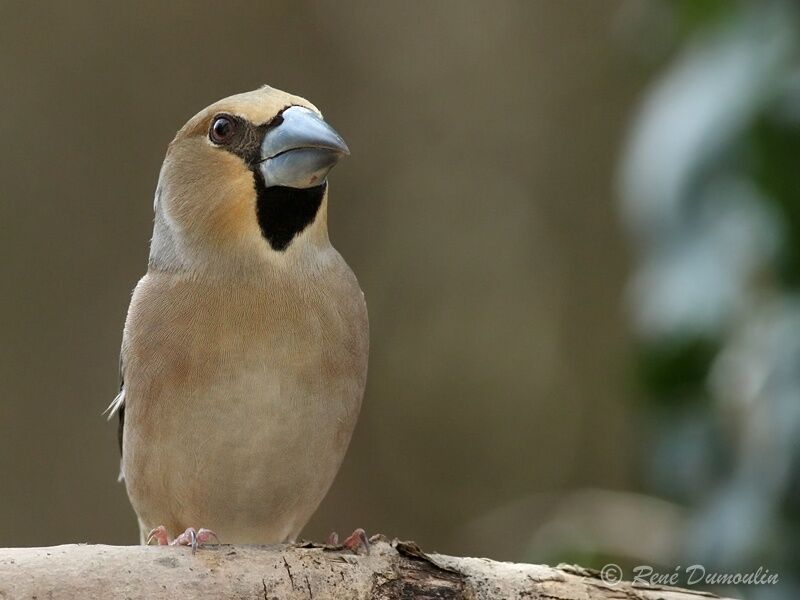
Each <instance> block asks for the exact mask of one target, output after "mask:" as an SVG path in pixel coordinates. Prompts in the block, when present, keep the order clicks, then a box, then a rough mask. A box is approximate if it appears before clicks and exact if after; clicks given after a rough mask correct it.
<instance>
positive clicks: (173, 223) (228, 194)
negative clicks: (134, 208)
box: [150, 86, 349, 270]
mask: <svg viewBox="0 0 800 600" xmlns="http://www.w3.org/2000/svg"><path fill="white" fill-rule="evenodd" d="M347 154H349V150H348V148H347V145H346V144H345V142H344V140H343V139H342V138H341V137H340V136H339V134H338V133H336V131H334V130H333V128H331V127H330V125H328V124H327V123H326V122H325V121H324V120H323V119H322V115H321V114H320V112H319V111H318V110H317V108H316V107H315V106H314V105H312V104H311V103H310V102H308V101H307V100H305V99H303V98H300V97H298V96H292V95H290V94H287V93H285V92H281V91H279V90H276V89H273V88H270V87H268V86H265V87H262V88H260V89H258V90H255V91H252V92H247V93H244V94H237V95H235V96H230V97H229V98H225V99H223V100H220V101H219V102H216V103H214V104H212V105H211V106H209V107H208V108H205V109H204V110H202V111H200V112H199V113H198V114H196V115H195V116H194V117H192V118H191V119H190V120H189V122H188V123H186V125H184V126H183V127H182V128H181V129H180V131H178V133H177V135H176V136H175V139H174V140H172V142H171V143H170V145H169V149H168V151H167V156H166V158H165V159H164V164H163V166H162V168H161V174H160V177H159V183H158V189H157V190H156V200H155V210H156V219H155V229H154V232H153V242H152V246H151V252H150V259H151V264H155V265H156V266H161V267H164V268H179V267H183V268H189V269H193V270H194V269H197V268H200V267H201V266H204V267H208V266H209V265H214V264H216V265H219V266H222V267H223V268H229V267H230V266H231V265H232V264H239V265H242V264H245V263H249V264H252V263H253V262H254V261H255V262H259V261H260V262H263V261H275V260H276V259H277V258H278V257H280V256H285V255H287V254H291V253H292V252H293V251H296V248H295V249H293V246H294V247H296V246H299V245H302V244H300V243H298V242H299V239H300V238H307V239H305V240H304V241H303V243H324V244H327V243H328V242H327V230H326V224H325V222H324V221H325V214H324V213H325V207H324V205H323V203H324V200H325V197H326V189H327V180H326V178H327V175H328V172H329V171H330V170H331V169H332V168H333V167H334V165H336V163H337V162H338V161H339V159H340V158H342V157H343V156H345V155H347Z"/></svg>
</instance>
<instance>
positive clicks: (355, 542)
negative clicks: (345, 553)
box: [327, 527, 369, 554]
mask: <svg viewBox="0 0 800 600" xmlns="http://www.w3.org/2000/svg"><path fill="white" fill-rule="evenodd" d="M327 543H328V546H331V547H333V548H336V549H340V550H343V549H345V548H346V549H347V550H350V552H352V553H353V554H362V552H363V553H364V554H369V539H367V532H366V531H364V530H363V529H361V527H359V528H358V529H356V530H355V531H354V532H353V533H351V534H350V535H349V536H348V537H347V539H345V541H344V542H342V543H341V544H340V543H339V534H338V533H336V532H335V531H332V532H331V534H330V535H329V536H328V542H327Z"/></svg>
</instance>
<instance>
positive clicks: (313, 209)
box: [253, 169, 328, 252]
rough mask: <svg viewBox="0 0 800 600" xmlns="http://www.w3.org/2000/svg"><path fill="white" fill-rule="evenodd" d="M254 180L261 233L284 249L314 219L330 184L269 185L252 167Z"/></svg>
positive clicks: (276, 248)
mask: <svg viewBox="0 0 800 600" xmlns="http://www.w3.org/2000/svg"><path fill="white" fill-rule="evenodd" d="M253 180H254V181H255V186H256V218H257V219H258V225H259V227H261V234H262V235H263V236H264V237H265V238H266V239H267V241H268V242H269V245H270V246H272V249H273V250H277V251H279V252H282V251H283V250H286V248H288V247H289V244H290V243H291V242H292V240H293V239H294V237H295V236H296V235H297V234H298V233H300V232H301V231H303V230H304V229H305V228H306V227H308V226H309V225H310V224H311V223H313V222H314V219H315V218H316V216H317V212H319V207H320V204H322V198H323V196H324V195H325V187H326V186H327V185H328V184H327V183H323V184H322V185H318V186H315V187H311V188H306V189H298V188H290V187H283V186H273V187H266V186H265V185H264V179H263V178H262V177H261V173H260V172H259V171H258V169H255V170H254V171H253Z"/></svg>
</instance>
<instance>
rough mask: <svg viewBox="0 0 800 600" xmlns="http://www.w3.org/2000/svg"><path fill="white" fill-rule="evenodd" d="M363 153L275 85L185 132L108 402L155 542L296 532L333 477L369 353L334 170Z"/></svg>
mask: <svg viewBox="0 0 800 600" xmlns="http://www.w3.org/2000/svg"><path fill="white" fill-rule="evenodd" d="M349 153H350V151H349V148H348V146H347V144H346V143H345V142H344V140H343V139H342V137H341V136H340V135H339V134H338V133H337V132H336V131H335V130H334V129H333V128H332V127H331V126H330V125H329V124H328V123H327V122H326V121H325V120H324V119H323V117H322V114H321V113H320V111H319V110H318V109H317V108H316V107H315V106H314V105H313V104H311V103H310V102H308V101H307V100H305V99H304V98H301V97H299V96H295V95H292V94H288V93H286V92H283V91H280V90H278V89H275V88H272V87H270V86H263V87H261V88H259V89H256V90H253V91H250V92H245V93H241V94H236V95H233V96H230V97H227V98H224V99H222V100H219V101H218V102H215V103H213V104H211V105H210V106H208V107H207V108H205V109H203V110H201V111H200V112H199V113H197V114H196V115H195V116H193V117H192V118H191V119H189V121H188V122H187V123H186V124H185V125H184V126H183V127H182V128H181V129H180V130H179V131H178V132H177V134H176V135H175V137H174V139H173V140H172V142H170V144H169V146H168V149H167V153H166V157H165V159H164V162H163V164H162V166H161V170H160V173H159V178H158V184H157V186H156V192H155V201H154V213H155V216H154V226H153V236H152V239H151V242H150V255H149V259H148V265H147V271H146V273H145V275H144V276H143V277H142V278H141V280H140V281H139V282H138V284H137V285H136V287H135V289H134V291H133V294H132V297H131V302H130V306H129V309H128V313H127V318H126V320H125V327H124V330H123V336H122V349H121V353H120V382H121V384H120V389H119V394H118V395H117V396H116V398H115V399H114V401H113V402H112V403H111V405H110V406H109V408H108V412H109V418H111V417H112V416H113V415H118V417H119V430H118V437H119V450H120V453H121V461H120V478H121V479H122V480H124V482H125V487H126V490H127V493H128V497H129V499H130V502H131V505H132V506H133V509H134V511H135V513H136V515H137V517H138V523H139V530H140V541H141V542H142V543H148V544H149V543H150V542H151V541H153V540H156V541H158V543H159V544H167V543H171V544H185V545H191V546H192V550H193V551H194V550H195V549H196V548H197V546H198V544H202V543H204V542H206V541H208V540H209V539H212V538H216V539H217V540H219V538H220V537H221V538H223V539H224V541H225V542H226V543H242V544H272V543H285V542H292V541H294V540H296V539H297V536H298V535H299V533H300V532H301V530H302V529H303V527H304V526H305V525H306V523H307V522H308V520H309V519H310V517H311V516H312V514H313V513H314V512H315V511H316V509H317V507H318V505H319V504H320V502H321V501H322V499H323V497H324V496H325V495H326V493H327V491H328V489H329V487H330V486H331V484H332V482H333V480H334V478H335V476H336V474H337V472H338V470H339V468H340V465H341V463H342V461H343V458H344V455H345V452H346V450H347V447H348V445H349V443H350V439H351V436H352V434H353V430H354V427H355V424H356V421H357V418H358V414H359V411H360V408H361V403H362V399H363V396H364V388H365V385H366V377H367V363H368V353H369V320H368V316H367V307H366V302H365V298H364V294H363V292H362V290H361V288H360V286H359V283H358V281H357V279H356V277H355V275H354V273H353V271H352V270H351V269H350V267H349V266H348V264H347V263H346V262H345V260H344V259H343V258H342V256H341V255H340V254H339V253H338V252H337V251H336V250H335V249H334V247H333V246H332V245H331V242H330V239H329V236H328V227H327V211H328V188H329V184H328V174H329V172H330V171H331V169H332V168H333V167H334V166H335V165H336V164H337V162H339V160H340V159H341V158H343V157H344V156H347V155H349ZM334 539H335V538H334ZM353 539H356V540H357V541H358V540H360V541H363V542H364V543H366V539H365V536H364V535H363V530H356V532H354V534H353V536H351V537H350V538H348V540H353Z"/></svg>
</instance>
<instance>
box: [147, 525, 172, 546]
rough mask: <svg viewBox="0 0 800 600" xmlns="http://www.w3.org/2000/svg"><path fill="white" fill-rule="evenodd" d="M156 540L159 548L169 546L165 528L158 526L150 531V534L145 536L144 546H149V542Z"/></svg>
mask: <svg viewBox="0 0 800 600" xmlns="http://www.w3.org/2000/svg"><path fill="white" fill-rule="evenodd" d="M153 540H156V541H157V542H158V545H159V546H166V545H167V544H169V534H168V533H167V528H166V527H164V526H163V525H159V526H158V527H156V528H155V529H152V530H150V533H148V534H147V540H146V541H145V544H146V545H147V546H149V545H150V542H152V541H153Z"/></svg>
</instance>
